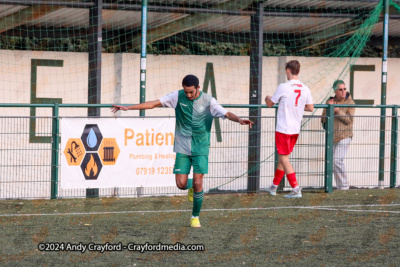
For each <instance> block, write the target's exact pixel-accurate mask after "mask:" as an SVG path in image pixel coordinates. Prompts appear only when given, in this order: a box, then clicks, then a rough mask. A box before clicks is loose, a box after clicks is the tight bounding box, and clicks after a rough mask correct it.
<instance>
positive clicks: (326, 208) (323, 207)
mask: <svg viewBox="0 0 400 267" xmlns="http://www.w3.org/2000/svg"><path fill="white" fill-rule="evenodd" d="M395 206H400V204H384V205H379V204H371V205H338V206H287V207H265V208H237V209H203V210H201V211H202V212H206V211H209V212H211V211H247V210H279V209H316V210H333V211H339V210H343V211H357V212H371V211H372V210H346V209H335V208H353V207H395ZM172 212H192V210H137V211H135V210H133V211H98V212H71V213H31V214H0V217H30V216H32V217H35V216H37V217H39V216H65V215H96V214H130V213H172ZM376 212H389V211H376ZM391 213H400V211H399V212H397V211H393V212H391Z"/></svg>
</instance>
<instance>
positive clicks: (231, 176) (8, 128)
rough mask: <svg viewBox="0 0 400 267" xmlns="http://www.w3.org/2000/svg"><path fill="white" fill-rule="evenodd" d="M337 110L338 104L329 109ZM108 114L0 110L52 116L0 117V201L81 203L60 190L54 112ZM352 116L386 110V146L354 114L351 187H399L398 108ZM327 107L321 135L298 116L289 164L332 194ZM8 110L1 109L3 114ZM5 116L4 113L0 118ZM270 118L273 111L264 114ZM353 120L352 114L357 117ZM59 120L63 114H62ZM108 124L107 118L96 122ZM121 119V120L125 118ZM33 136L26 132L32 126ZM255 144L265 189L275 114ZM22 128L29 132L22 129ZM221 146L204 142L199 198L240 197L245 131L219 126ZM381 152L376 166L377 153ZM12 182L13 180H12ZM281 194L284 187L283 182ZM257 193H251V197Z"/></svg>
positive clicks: (371, 118)
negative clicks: (235, 194) (204, 167)
mask: <svg viewBox="0 0 400 267" xmlns="http://www.w3.org/2000/svg"><path fill="white" fill-rule="evenodd" d="M335 106H339V107H340V106H344V105H335ZM88 107H93V108H110V107H111V105H104V104H103V105H96V104H93V105H88V104H0V112H3V113H2V114H4V113H5V114H13V112H12V110H15V109H22V108H25V109H26V108H41V109H44V110H46V109H47V110H51V112H52V116H35V117H34V118H32V117H30V116H0V199H14V198H74V197H86V196H87V192H86V190H85V189H76V190H63V189H62V188H61V187H60V183H59V182H60V179H62V177H60V156H62V155H61V151H62V149H63V148H60V138H57V137H60V119H62V118H63V116H60V113H61V111H62V110H63V109H66V108H88ZM224 107H226V108H229V109H243V108H245V109H247V108H262V109H264V108H266V107H265V106H263V105H224ZM354 107H356V108H357V110H358V109H359V108H360V109H369V110H371V111H374V112H371V113H376V114H379V113H378V111H379V109H381V108H385V109H387V110H391V111H392V112H391V114H390V115H388V114H387V115H386V116H385V117H384V119H385V122H386V129H385V131H384V133H383V134H384V135H385V140H386V141H385V143H384V144H380V143H379V136H380V134H381V132H382V131H381V129H380V127H379V123H380V120H381V116H380V115H365V116H354V136H353V140H352V142H351V144H350V149H349V152H348V154H347V155H346V159H345V162H346V167H347V172H348V176H349V180H350V185H351V187H353V188H363V187H368V188H371V187H372V188H377V187H378V185H379V174H380V173H382V174H383V176H384V186H385V187H390V188H394V187H396V186H397V185H398V183H397V179H396V175H397V172H398V170H399V168H398V167H399V166H398V164H399V163H398V160H397V159H398V156H399V155H398V151H397V146H398V106H395V105H385V106H379V105H377V106H371V105H354ZM316 108H319V109H321V108H327V116H326V118H327V124H326V126H327V127H326V130H325V129H324V128H323V127H322V124H321V118H322V117H321V116H317V115H312V116H305V117H304V119H303V128H302V132H301V134H300V137H299V140H298V143H297V145H296V146H295V149H294V151H293V153H292V155H291V162H292V164H293V166H294V168H295V170H296V173H297V177H298V180H299V183H300V186H302V187H303V188H304V189H324V190H325V191H326V192H332V190H333V189H334V188H335V184H334V179H333V161H334V159H333V132H334V121H333V117H334V113H333V106H330V105H316ZM6 109H7V110H6ZM5 110H6V112H4V111H5ZM271 114H272V113H271ZM356 114H357V112H356ZM64 117H65V116H64ZM103 118H104V119H107V118H114V117H110V116H108V117H103ZM124 118H125V116H124ZM33 119H34V122H35V124H34V125H35V127H36V128H35V133H34V136H33V134H32V129H31V128H32V120H33ZM259 119H260V121H261V125H262V127H261V130H260V132H259V134H260V136H261V140H262V141H261V146H260V147H259V148H258V149H257V151H258V152H257V153H260V158H261V161H260V162H259V163H258V164H256V165H258V166H256V167H258V168H259V169H260V177H259V179H260V188H261V190H260V191H262V188H265V187H267V186H269V185H270V184H271V182H272V179H273V174H274V168H275V164H276V154H275V153H276V152H275V139H274V133H275V116H262V117H260V118H259ZM28 125H29V126H28ZM220 127H221V134H222V136H223V139H224V142H222V143H221V142H218V139H219V138H217V136H218V134H216V133H215V132H213V133H212V136H211V149H210V157H209V161H210V162H209V164H210V168H209V174H208V175H207V176H206V177H205V179H204V187H205V190H206V192H247V191H248V190H247V179H248V176H247V173H248V171H249V170H248V129H247V128H246V127H243V126H240V125H239V124H237V123H233V122H230V121H228V120H221V121H220ZM48 137H51V140H50V142H49V143H46V142H42V143H41V142H37V143H30V141H31V140H33V139H32V138H39V139H40V138H43V139H42V140H45V138H48ZM382 148H385V154H384V155H385V156H384V158H383V159H382V160H383V162H385V164H384V166H382V165H381V164H379V162H382V160H381V161H380V159H379V154H380V153H379V152H380V150H381V149H382ZM11 177H13V178H11ZM283 188H284V189H289V185H288V184H285V185H284V187H283ZM258 191H259V190H256V192H258ZM180 193H182V191H180V190H178V189H177V188H175V187H163V188H161V187H159V188H105V189H99V191H98V195H99V196H131V197H139V196H145V195H170V194H180Z"/></svg>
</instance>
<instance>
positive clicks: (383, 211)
mask: <svg viewBox="0 0 400 267" xmlns="http://www.w3.org/2000/svg"><path fill="white" fill-rule="evenodd" d="M314 209H315V210H330V211H345V212H349V211H354V212H372V213H375V212H376V213H400V211H393V210H346V209H329V208H317V207H315V208H314Z"/></svg>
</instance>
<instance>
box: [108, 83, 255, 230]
mask: <svg viewBox="0 0 400 267" xmlns="http://www.w3.org/2000/svg"><path fill="white" fill-rule="evenodd" d="M182 86H183V89H182V90H177V91H174V92H172V93H169V94H167V95H165V96H163V97H161V98H160V99H158V100H154V101H148V102H145V103H141V104H138V105H132V106H129V107H128V106H120V105H113V108H112V111H113V112H117V111H118V110H124V111H126V110H141V109H152V108H155V107H161V106H162V107H170V108H174V109H175V117H176V126H175V141H174V152H175V153H176V159H175V165H174V174H175V178H176V185H177V186H178V188H179V189H182V190H186V189H189V192H188V198H189V201H193V212H192V218H191V219H190V225H191V227H201V225H200V221H199V215H200V209H201V206H202V203H203V176H204V174H207V173H208V154H209V149H210V131H211V126H212V122H213V118H214V117H218V118H227V119H229V120H231V121H234V122H238V123H240V124H241V125H249V126H250V127H251V126H252V124H253V122H251V121H250V120H243V119H241V118H239V117H238V116H236V115H235V114H233V113H232V112H228V111H226V110H225V109H224V108H223V107H222V106H221V105H220V104H218V102H217V100H216V99H215V98H214V97H212V96H210V95H208V94H205V93H203V92H201V91H199V89H200V86H199V79H198V78H197V77H196V76H194V75H187V76H186V77H185V78H184V79H183V80H182ZM192 166H193V179H188V176H189V172H190V168H191V167H192Z"/></svg>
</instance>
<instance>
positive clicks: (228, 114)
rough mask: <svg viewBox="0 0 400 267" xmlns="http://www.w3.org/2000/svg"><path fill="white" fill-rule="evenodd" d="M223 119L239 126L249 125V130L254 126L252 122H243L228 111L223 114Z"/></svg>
mask: <svg viewBox="0 0 400 267" xmlns="http://www.w3.org/2000/svg"><path fill="white" fill-rule="evenodd" d="M225 118H227V119H228V120H231V121H234V122H238V123H240V124H241V125H249V126H250V128H251V126H252V125H253V124H254V122H252V121H251V120H243V119H241V118H239V117H238V116H236V115H235V114H233V113H232V112H229V111H228V112H227V113H226V114H225Z"/></svg>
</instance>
